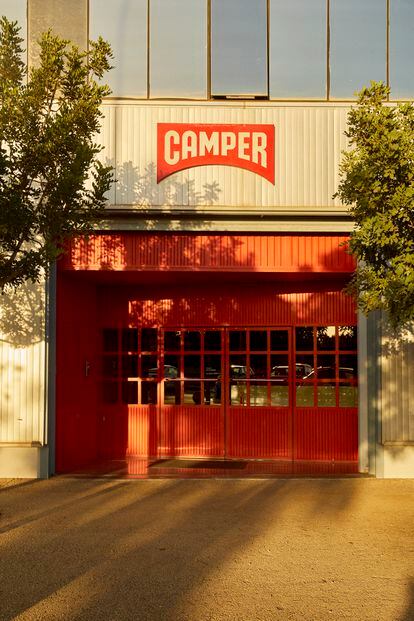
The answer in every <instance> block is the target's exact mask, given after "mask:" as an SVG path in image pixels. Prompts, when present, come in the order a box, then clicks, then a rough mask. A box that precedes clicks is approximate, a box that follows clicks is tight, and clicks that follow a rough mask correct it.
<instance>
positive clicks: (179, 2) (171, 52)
mask: <svg viewBox="0 0 414 621" xmlns="http://www.w3.org/2000/svg"><path fill="white" fill-rule="evenodd" d="M150 16H151V23H150V28H151V33H150V63H151V67H150V96H151V97H191V98H205V97H207V3H206V0H151V8H150Z"/></svg>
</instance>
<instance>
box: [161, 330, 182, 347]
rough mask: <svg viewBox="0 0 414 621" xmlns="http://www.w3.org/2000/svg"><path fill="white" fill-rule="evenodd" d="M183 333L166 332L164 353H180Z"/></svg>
mask: <svg viewBox="0 0 414 621" xmlns="http://www.w3.org/2000/svg"><path fill="white" fill-rule="evenodd" d="M180 341H181V332H177V331H174V332H164V351H180V347H181V343H180Z"/></svg>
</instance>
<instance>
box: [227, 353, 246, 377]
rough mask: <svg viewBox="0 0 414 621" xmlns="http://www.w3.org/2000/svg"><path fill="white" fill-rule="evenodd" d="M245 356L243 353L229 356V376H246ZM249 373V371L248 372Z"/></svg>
mask: <svg viewBox="0 0 414 621" xmlns="http://www.w3.org/2000/svg"><path fill="white" fill-rule="evenodd" d="M246 360H247V356H246V355H245V354H244V355H243V354H239V355H232V356H230V373H229V375H230V378H231V379H233V378H234V379H237V378H242V379H244V378H246V376H247V366H246ZM250 375H251V373H250Z"/></svg>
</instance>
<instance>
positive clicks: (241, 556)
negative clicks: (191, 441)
mask: <svg viewBox="0 0 414 621" xmlns="http://www.w3.org/2000/svg"><path fill="white" fill-rule="evenodd" d="M0 619H1V620H2V621H3V620H4V621H5V620H7V621H8V620H10V619H19V620H22V621H23V620H25V621H26V620H27V621H28V620H42V621H43V620H46V621H49V620H59V621H61V620H62V621H65V620H71V621H72V620H85V621H94V620H99V621H106V620H111V621H112V620H113V621H115V620H116V621H118V620H120V621H123V620H131V621H132V620H133V621H141V620H142V621H144V620H151V621H227V620H228V621H230V620H231V621H239V620H240V621H241V620H243V621H256V620H257V621H259V620H260V621H269V620H274V619H275V620H279V619H280V620H292V621H301V620H306V621H311V620H312V621H313V620H315V621H316V620H325V619H332V620H334V621H337V620H338V621H339V620H341V619H352V620H353V621H365V620H367V621H368V620H369V621H413V620H414V480H405V481H404V480H377V479H266V480H260V479H254V480H249V479H244V480H237V479H225V480H219V479H208V480H192V479H186V480H180V479H174V480H162V479H160V480H138V481H137V480H104V479H76V478H70V477H69V478H68V477H55V478H53V479H50V480H48V481H25V482H23V481H16V480H14V481H0Z"/></svg>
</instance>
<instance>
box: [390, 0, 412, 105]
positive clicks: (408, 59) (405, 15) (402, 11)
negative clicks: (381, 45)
mask: <svg viewBox="0 0 414 621" xmlns="http://www.w3.org/2000/svg"><path fill="white" fill-rule="evenodd" d="M413 58H414V2H413V1H412V0H392V2H390V86H391V97H392V98H393V99H412V98H413V97H414V71H413V68H412V66H413Z"/></svg>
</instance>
